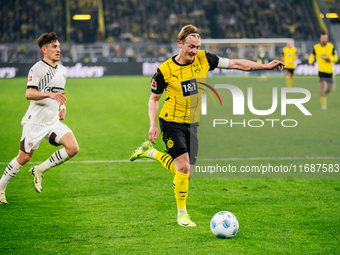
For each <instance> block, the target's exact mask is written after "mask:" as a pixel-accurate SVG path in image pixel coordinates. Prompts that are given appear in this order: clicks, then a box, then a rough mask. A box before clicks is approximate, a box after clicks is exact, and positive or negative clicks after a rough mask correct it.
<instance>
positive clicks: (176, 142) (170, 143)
mask: <svg viewBox="0 0 340 255" xmlns="http://www.w3.org/2000/svg"><path fill="white" fill-rule="evenodd" d="M159 125H160V127H161V131H162V139H163V141H164V143H165V146H166V150H167V153H169V154H170V156H171V157H172V158H173V159H175V158H177V157H178V156H180V155H182V154H184V153H189V158H190V164H191V165H194V164H195V163H196V159H197V152H198V139H197V127H198V123H195V124H185V123H176V122H169V121H165V120H164V119H161V118H159Z"/></svg>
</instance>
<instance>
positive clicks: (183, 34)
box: [177, 25, 201, 42]
mask: <svg viewBox="0 0 340 255" xmlns="http://www.w3.org/2000/svg"><path fill="white" fill-rule="evenodd" d="M189 35H191V36H195V37H197V38H201V31H200V30H199V29H198V28H197V27H195V26H194V25H186V26H184V27H182V29H181V31H180V32H179V34H178V36H177V42H179V41H185V38H187V37H188V36H189Z"/></svg>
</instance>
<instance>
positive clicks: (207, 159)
mask: <svg viewBox="0 0 340 255" xmlns="http://www.w3.org/2000/svg"><path fill="white" fill-rule="evenodd" d="M315 159H324V160H325V159H340V157H277V158H275V157H272V158H271V157H262V158H261V157H254V158H217V159H209V158H201V159H197V161H198V162H199V161H261V160H315ZM42 162H43V161H36V162H28V164H32V165H36V164H40V163H42ZM135 162H141V163H151V162H156V161H155V160H138V161H135ZM65 163H66V164H100V163H131V162H130V161H129V160H127V159H113V160H82V161H75V160H70V161H66V162H65ZM8 164H9V162H0V165H8Z"/></svg>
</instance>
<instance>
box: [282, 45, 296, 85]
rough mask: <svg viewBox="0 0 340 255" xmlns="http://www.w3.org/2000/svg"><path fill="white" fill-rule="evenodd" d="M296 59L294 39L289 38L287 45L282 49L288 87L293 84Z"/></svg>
mask: <svg viewBox="0 0 340 255" xmlns="http://www.w3.org/2000/svg"><path fill="white" fill-rule="evenodd" d="M295 59H297V55H296V48H295V47H294V41H293V40H289V41H288V42H287V46H286V47H284V48H283V49H282V59H281V60H282V61H283V63H284V64H285V70H286V84H287V87H292V86H293V75H294V70H295V62H294V61H295Z"/></svg>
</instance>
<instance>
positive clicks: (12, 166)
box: [0, 158, 22, 193]
mask: <svg viewBox="0 0 340 255" xmlns="http://www.w3.org/2000/svg"><path fill="white" fill-rule="evenodd" d="M20 168H22V165H20V164H19V163H18V161H17V159H16V158H14V159H13V160H12V161H11V163H9V164H8V166H7V167H6V170H5V172H4V174H3V175H2V177H1V180H0V192H1V193H2V192H5V190H6V187H7V184H8V183H9V182H10V180H12V179H13V178H14V177H15V176H16V175H17V173H18V172H19V171H20Z"/></svg>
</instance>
